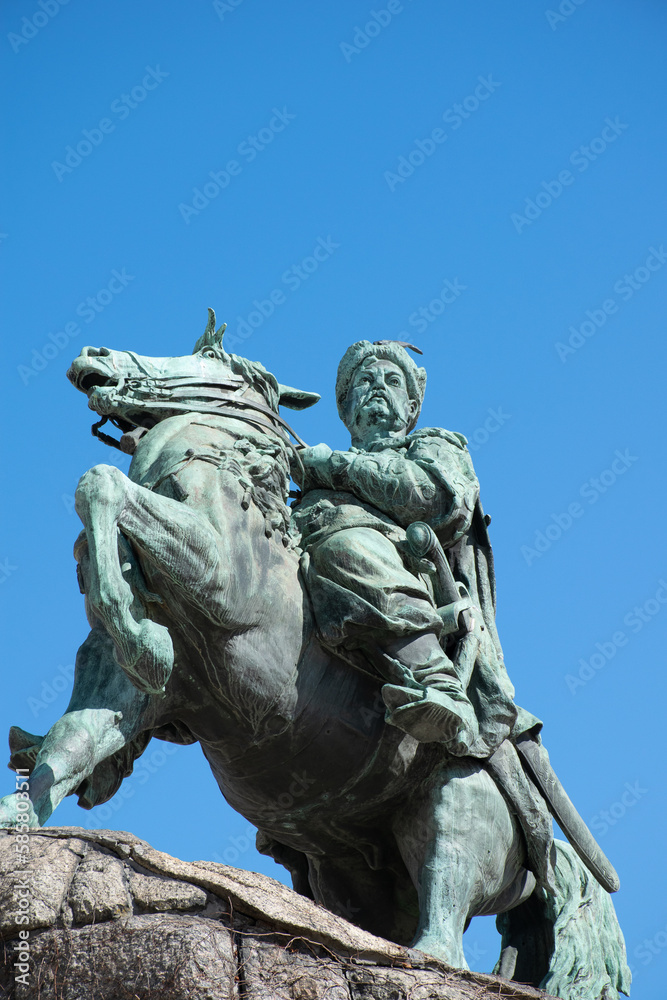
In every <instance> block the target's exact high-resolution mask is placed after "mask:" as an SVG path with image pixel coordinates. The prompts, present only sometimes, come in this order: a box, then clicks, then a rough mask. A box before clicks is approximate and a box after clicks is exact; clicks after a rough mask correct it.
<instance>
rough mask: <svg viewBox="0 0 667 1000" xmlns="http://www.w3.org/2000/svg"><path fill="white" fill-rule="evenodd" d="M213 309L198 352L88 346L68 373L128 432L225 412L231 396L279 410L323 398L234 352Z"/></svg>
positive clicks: (94, 406)
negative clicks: (147, 352)
mask: <svg viewBox="0 0 667 1000" xmlns="http://www.w3.org/2000/svg"><path fill="white" fill-rule="evenodd" d="M208 312H209V320H208V324H207V326H206V329H205V331H204V333H203V335H202V336H201V337H200V338H199V340H198V341H197V343H196V344H195V346H194V350H193V352H192V354H186V355H183V356H180V357H164V358H159V357H157V358H154V357H145V356H143V355H139V354H135V353H134V352H133V351H112V350H109V349H108V348H106V347H84V348H83V350H82V351H81V354H80V355H79V356H78V357H77V358H75V360H74V361H73V362H72V365H71V367H70V369H69V371H68V372H67V377H68V378H69V380H70V382H72V384H73V385H74V386H75V387H76V388H77V389H79V390H80V391H81V392H85V393H86V395H87V396H88V406H89V407H90V409H91V410H94V411H95V412H96V413H98V414H99V415H100V417H102V418H103V420H111V422H112V423H114V424H115V425H116V426H117V427H118V428H120V430H122V431H125V432H127V431H131V430H132V429H133V428H137V427H145V428H151V427H153V426H154V425H155V424H156V423H158V422H159V421H160V420H163V419H165V418H166V417H170V416H174V415H176V414H179V413H187V412H192V411H195V412H216V411H218V412H220V409H219V408H220V405H221V404H223V405H224V404H226V403H228V402H230V401H236V402H237V403H238V404H239V405H240V406H243V407H249V408H251V409H252V408H254V409H256V410H262V408H264V412H266V411H267V410H268V411H271V412H272V413H274V414H276V415H277V414H278V407H279V405H283V406H287V407H289V408H290V409H296V410H300V409H305V408H306V407H308V406H312V405H313V403H316V402H317V401H318V399H319V398H320V397H319V396H318V395H317V393H313V392H304V391H301V390H298V389H293V388H291V387H290V386H285V385H281V384H280V383H279V382H278V381H277V379H276V378H275V376H274V375H272V374H271V372H268V371H267V370H266V368H264V366H263V365H261V364H259V362H255V361H248V360H247V359H246V358H241V357H239V356H238V355H235V354H228V353H227V352H226V351H225V350H224V348H223V345H222V339H223V334H224V332H225V325H226V324H225V325H223V326H221V327H220V329H219V330H217V331H216V329H215V313H214V312H213V310H212V309H209V311H208ZM241 394H242V395H241ZM98 426H99V425H98ZM105 439H106V438H105ZM106 440H108V441H110V440H111V439H106Z"/></svg>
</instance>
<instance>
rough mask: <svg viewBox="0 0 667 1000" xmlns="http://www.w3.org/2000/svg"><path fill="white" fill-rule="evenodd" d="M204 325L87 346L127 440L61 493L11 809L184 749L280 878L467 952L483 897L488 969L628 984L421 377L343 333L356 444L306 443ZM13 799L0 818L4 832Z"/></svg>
mask: <svg viewBox="0 0 667 1000" xmlns="http://www.w3.org/2000/svg"><path fill="white" fill-rule="evenodd" d="M223 332H224V328H222V329H221V330H219V331H217V332H216V331H215V317H214V315H213V313H212V311H211V312H210V317H209V324H208V326H207V328H206V331H205V333H204V335H203V336H202V337H201V338H200V339H199V341H198V342H197V344H196V345H195V350H194V353H193V354H192V355H186V356H184V357H179V358H147V357H141V356H138V355H136V354H134V353H133V352H131V351H110V350H107V349H106V348H90V347H88V348H84V350H83V351H82V353H81V355H80V356H79V357H78V358H77V359H76V360H75V361H74V363H73V365H72V367H71V369H70V371H69V373H68V375H69V378H70V380H71V381H72V383H73V384H74V385H75V387H76V388H78V389H79V390H81V391H82V392H84V393H85V394H86V395H87V396H88V402H89V406H90V407H91V408H92V409H93V410H95V411H96V413H97V414H98V415H99V417H100V420H99V421H98V422H97V423H96V425H95V431H96V433H97V434H98V436H99V437H100V438H101V439H102V440H104V441H105V442H106V443H116V444H118V445H119V446H121V447H122V448H123V449H124V450H126V451H129V452H131V453H132V455H133V458H132V464H131V467H130V470H129V475H128V476H125V475H124V474H123V473H122V472H120V471H119V470H118V469H116V468H115V467H112V466H108V465H98V466H95V467H94V468H93V469H91V470H90V471H89V472H87V473H86V474H85V475H84V476H83V478H82V479H81V481H80V483H79V486H78V489H77V493H76V509H77V512H78V513H79V516H80V517H81V519H82V521H83V525H84V530H83V532H82V533H81V535H80V536H79V539H78V540H77V543H76V546H75V554H76V557H77V561H78V575H79V582H80V586H81V589H82V592H83V593H84V594H85V600H86V610H87V615H88V619H89V622H90V626H91V632H90V634H89V636H88V638H87V639H86V640H85V642H84V643H83V645H82V646H81V648H80V650H79V652H78V656H77V662H76V674H75V678H74V689H73V693H72V698H71V701H70V704H69V706H68V709H67V711H66V712H65V714H64V715H63V717H62V718H61V719H59V720H58V721H57V722H56V723H55V724H54V725H53V726H52V727H51V729H50V730H49V732H48V733H47V734H46V736H45V737H38V736H35V735H32V734H30V733H26V732H25V731H23V730H21V729H18V728H16V727H14V728H13V729H12V730H11V732H10V747H11V752H12V756H11V765H12V766H13V767H15V768H23V769H25V770H26V771H30V772H31V775H30V782H29V784H30V788H29V809H28V810H27V815H28V825H30V826H32V827H38V826H40V825H41V824H43V823H45V822H46V820H47V819H48V818H49V816H50V815H51V813H52V812H53V810H54V809H55V807H56V806H57V805H58V803H59V802H60V801H61V800H62V799H63V798H64V796H66V795H69V794H71V793H76V794H77V795H78V798H79V803H80V804H81V805H82V806H84V807H85V808H91V807H93V806H95V805H98V804H100V803H102V802H105V801H106V800H108V799H109V798H110V797H111V796H112V795H113V794H114V793H115V792H116V791H117V789H118V788H119V786H120V784H121V782H122V780H123V778H124V777H126V776H127V775H128V774H129V773H131V770H132V766H133V762H134V761H135V760H136V759H137V757H139V756H140V755H141V754H142V753H143V751H144V750H145V748H146V746H147V745H148V743H149V741H150V740H151V738H153V737H155V738H158V739H162V740H167V741H171V742H174V743H183V744H185V743H193V742H195V741H199V742H200V744H201V746H202V748H203V751H204V754H205V756H206V758H207V760H208V761H209V763H210V766H211V768H212V770H213V773H214V775H215V777H216V779H217V781H218V784H219V786H220V789H221V791H222V792H223V794H224V795H225V798H226V799H227V801H228V802H229V803H230V804H231V805H232V806H233V807H234V808H235V809H237V810H238V811H239V812H241V813H242V814H243V815H244V816H245V817H246V818H247V819H248V820H249V821H250V822H252V823H253V824H255V825H256V826H257V828H258V831H259V833H258V847H259V849H260V850H262V851H264V852H265V853H268V854H271V855H272V856H273V857H274V858H275V859H276V860H277V861H279V862H281V863H282V864H284V865H285V866H286V867H287V868H288V869H289V870H290V872H291V873H292V878H293V884H294V887H295V889H296V890H297V891H298V892H301V893H303V894H305V895H308V896H310V897H312V898H313V899H315V900H316V901H317V902H319V903H321V904H322V905H323V906H326V907H328V908H329V909H331V910H332V911H334V912H336V913H338V914H340V915H342V916H348V918H349V917H351V918H352V919H353V920H354V922H356V923H358V924H359V925H360V926H362V927H364V928H365V929H367V930H369V931H372V932H374V933H376V934H379V935H382V936H384V937H387V938H389V939H391V940H393V941H396V942H398V943H402V944H406V945H408V944H412V945H413V946H414V947H416V948H420V949H422V950H424V951H426V952H429V953H430V954H432V955H434V956H436V957H439V958H441V959H443V960H445V961H446V962H448V963H450V964H451V965H454V966H459V967H462V968H465V967H466V963H465V959H464V956H463V949H462V935H463V932H464V929H465V927H466V926H467V923H468V922H469V920H470V919H471V918H472V917H473V916H475V915H478V914H488V913H497V914H500V916H499V926H500V928H501V930H502V935H503V951H502V955H501V959H500V961H499V964H498V967H497V969H498V971H499V972H500V974H501V975H504V976H506V977H507V978H509V979H511V978H516V979H517V980H521V981H522V982H528V983H533V984H534V985H536V986H538V985H539V986H541V987H542V988H543V989H546V990H548V991H549V992H551V993H552V994H555V995H557V996H561V997H564V998H565V997H567V998H570V1000H589V998H592V997H598V996H600V995H601V994H602V993H603V991H606V993H605V996H606V997H617V996H618V991H619V990H621V991H624V992H627V991H628V989H629V970H628V968H627V964H626V961H625V949H624V944H623V938H622V935H621V932H620V929H619V927H618V923H617V921H616V916H615V913H614V909H613V905H612V903H611V900H610V898H609V895H608V891H613V890H614V889H615V888H617V886H618V883H617V878H616V875H615V873H614V871H613V868H612V867H611V865H610V864H609V862H608V861H607V859H606V858H605V857H604V855H603V854H602V852H601V851H600V849H599V848H598V847H597V845H596V844H595V842H594V841H593V839H592V837H591V836H590V834H589V833H588V831H587V830H586V828H585V826H584V824H583V823H582V821H581V820H580V818H579V817H578V815H577V813H576V811H575V810H574V808H573V807H572V805H571V803H569V800H568V799H567V797H566V796H565V793H564V792H563V790H562V787H561V786H560V784H559V782H558V780H557V778H556V777H555V775H554V774H553V771H552V770H551V767H550V765H549V761H548V757H547V755H546V751H545V750H544V748H543V747H542V745H541V738H540V735H539V730H540V726H541V724H540V722H539V720H537V719H536V718H535V717H534V716H531V715H530V714H529V713H527V712H525V711H523V710H521V709H518V708H517V707H516V706H515V705H514V702H513V689H512V686H511V684H510V681H509V679H508V676H507V673H506V671H505V668H504V665H503V659H502V652H501V649H500V644H499V642H498V637H497V633H496V629H495V624H494V607H495V592H494V586H495V585H494V574H493V563H492V556H491V547H490V545H489V541H488V534H487V519H486V518H485V517H484V514H483V512H482V508H481V506H480V503H479V488H478V483H477V479H476V477H475V474H474V471H473V468H472V464H471V461H470V456H469V454H468V452H467V450H466V447H465V439H464V438H462V437H461V436H460V435H457V434H453V433H450V432H448V431H444V430H440V429H438V428H435V429H433V428H427V429H422V430H415V429H414V426H415V423H416V420H417V417H418V414H419V409H420V406H421V401H422V397H423V392H424V385H425V372H424V371H423V369H420V368H417V366H416V365H415V364H414V362H412V360H411V359H410V357H409V356H408V354H407V353H406V351H405V349H404V347H403V346H401V345H397V344H395V343H377V344H370V343H369V342H367V341H361V342H359V343H357V344H355V345H353V346H352V347H351V348H350V349H349V351H348V352H347V354H346V355H345V357H344V359H343V361H342V363H341V368H340V370H339V376H338V383H337V399H338V405H339V410H340V412H341V416H342V417H343V419H344V420H345V423H346V425H347V426H348V428H349V429H350V432H351V434H352V447H351V449H350V450H349V451H347V452H343V451H337V452H331V451H330V450H329V449H328V448H327V447H326V446H324V445H318V446H316V447H314V448H308V447H305V446H304V445H303V442H302V441H300V439H295V440H296V444H291V443H290V433H291V432H290V429H289V427H288V425H287V424H286V423H285V421H284V419H283V418H282V417H281V416H280V414H279V405H280V404H282V405H283V406H287V407H291V408H295V409H301V408H304V407H307V406H310V405H311V404H312V403H314V402H315V401H316V400H317V398H318V397H317V396H316V395H315V394H313V393H308V392H302V391H299V390H296V389H292V388H290V387H288V386H284V385H281V384H280V383H278V381H277V380H276V378H275V377H274V376H273V375H272V374H271V373H269V372H268V371H266V369H265V368H264V367H263V366H262V365H260V364H257V363H255V362H251V361H248V360H247V359H245V358H241V357H238V356H236V355H233V354H229V353H227V352H226V351H225V350H224V346H223V337H222V334H223ZM105 421H110V422H111V423H112V424H114V425H115V426H116V427H117V428H118V429H119V431H120V432H121V434H122V437H121V439H120V442H114V439H113V438H112V437H111V436H110V435H106V434H104V433H103V432H102V431H101V430H100V427H101V425H102V424H103V423H104V422H105ZM290 476H291V477H292V478H293V479H294V480H295V481H296V482H297V483H298V484H299V485H300V487H301V491H302V493H301V495H300V496H299V497H297V503H296V505H295V506H294V509H293V510H291V509H290V507H288V506H287V501H288V493H289V484H290ZM17 806H18V799H17V796H16V795H7V796H5V797H4V799H2V800H0V826H2V827H6V828H17V829H20V828H21V825H22V824H23V823H24V822H25V820H24V817H25V815H26V812H25V811H22V809H23V803H22V804H21V807H22V808H21V809H19V808H17ZM172 808H173V807H172ZM551 813H553V814H554V815H556V816H557V818H558V819H559V821H560V823H561V827H562V828H563V829H564V830H565V832H566V834H567V836H568V837H569V838H570V840H571V843H572V846H570V845H568V844H565V843H563V842H560V841H554V840H553V835H552V830H551V818H550V814H551ZM603 886H604V888H603Z"/></svg>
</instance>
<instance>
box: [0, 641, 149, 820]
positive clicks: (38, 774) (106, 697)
mask: <svg viewBox="0 0 667 1000" xmlns="http://www.w3.org/2000/svg"><path fill="white" fill-rule="evenodd" d="M152 703H153V699H151V698H150V697H149V696H148V695H143V694H141V693H140V692H139V691H137V689H136V687H135V686H134V685H133V684H132V683H131V682H130V680H129V679H128V677H126V675H125V673H124V672H123V671H122V670H121V669H120V667H119V666H118V664H117V663H116V662H115V658H114V647H113V643H112V641H111V638H110V637H109V636H108V635H107V633H106V632H104V630H103V629H102V628H100V627H97V628H94V629H93V630H92V631H91V633H90V634H89V636H88V638H87V639H86V641H85V642H84V643H83V645H82V646H81V647H80V649H79V651H78V654H77V658H76V672H75V675H74V688H73V690H72V697H71V699H70V703H69V705H68V707H67V710H66V712H65V714H64V715H63V716H62V718H60V719H58V721H57V722H56V723H55V724H54V725H53V726H52V727H51V728H50V729H49V731H48V733H47V734H46V736H45V737H44V739H43V740H42V739H40V738H39V737H36V738H31V737H30V734H28V733H25V732H23V731H22V730H20V729H17V728H15V727H13V728H12V730H11V731H10V748H11V750H12V760H11V763H10V766H11V767H16V768H20V769H21V770H22V771H26V772H27V771H31V772H32V773H31V775H30V778H29V780H28V781H27V785H28V789H27V794H28V799H27V804H28V808H27V810H26V808H25V802H26V798H25V792H22V793H21V794H20V795H16V794H12V795H6V796H4V798H2V799H0V828H7V827H15V826H21V825H24V824H27V825H28V826H31V827H34V828H37V827H40V826H42V825H43V824H44V823H46V821H47V820H48V818H49V817H50V815H51V814H52V812H53V810H54V809H55V808H56V806H57V805H59V803H60V802H62V800H63V799H64V798H65V796H66V795H70V794H71V793H72V792H73V791H75V790H76V789H77V788H78V787H79V786H80V785H81V784H82V783H83V782H84V781H85V780H86V779H87V778H90V776H91V775H92V774H93V772H94V770H95V768H96V767H97V765H98V764H100V763H101V762H102V761H103V760H105V759H106V758H107V757H110V756H111V755H112V754H114V753H116V752H117V751H119V750H121V749H122V748H123V747H124V746H125V745H126V744H127V743H129V742H130V741H131V740H132V739H134V737H135V736H137V734H138V733H140V732H141V731H142V730H145V729H150V728H151V727H152V724H153V722H154V720H153V716H154V715H155V710H152V709H151V705H152ZM35 740H36V741H37V743H36V745H33V746H30V744H34V743H35ZM40 744H41V745H40ZM36 746H39V751H38V753H37V755H36V758H35V749H36Z"/></svg>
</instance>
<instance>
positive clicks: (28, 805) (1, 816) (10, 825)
mask: <svg viewBox="0 0 667 1000" xmlns="http://www.w3.org/2000/svg"><path fill="white" fill-rule="evenodd" d="M40 826H41V824H40V822H39V818H38V816H37V813H36V812H35V810H34V807H33V804H32V802H31V801H30V799H24V798H19V796H18V794H17V793H16V792H13V793H12V794H11V795H5V796H3V798H1V799H0V830H15V829H16V828H17V827H22V828H25V827H28V828H29V829H30V830H39V828H40Z"/></svg>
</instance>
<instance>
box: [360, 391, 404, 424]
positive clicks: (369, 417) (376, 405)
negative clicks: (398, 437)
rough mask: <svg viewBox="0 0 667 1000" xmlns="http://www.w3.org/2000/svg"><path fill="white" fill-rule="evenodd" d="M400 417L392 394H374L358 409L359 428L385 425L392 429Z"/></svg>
mask: <svg viewBox="0 0 667 1000" xmlns="http://www.w3.org/2000/svg"><path fill="white" fill-rule="evenodd" d="M399 417H400V414H399V412H398V410H397V409H396V407H395V406H394V403H393V400H392V399H391V397H390V396H386V395H384V393H382V394H373V395H372V396H371V397H370V399H368V400H366V401H365V402H364V403H362V404H361V406H360V407H359V409H358V410H357V420H356V424H357V427H359V429H363V428H364V427H369V428H371V427H372V428H377V427H379V426H380V427H381V426H384V427H385V428H386V429H387V430H391V429H392V428H393V427H394V426H395V425H396V423H397V421H398V419H399Z"/></svg>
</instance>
